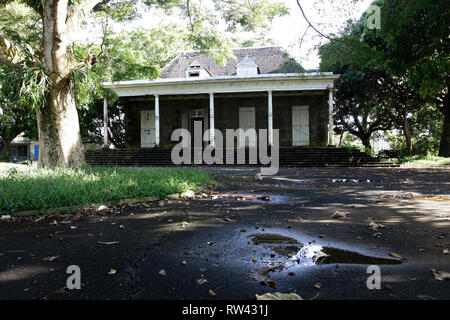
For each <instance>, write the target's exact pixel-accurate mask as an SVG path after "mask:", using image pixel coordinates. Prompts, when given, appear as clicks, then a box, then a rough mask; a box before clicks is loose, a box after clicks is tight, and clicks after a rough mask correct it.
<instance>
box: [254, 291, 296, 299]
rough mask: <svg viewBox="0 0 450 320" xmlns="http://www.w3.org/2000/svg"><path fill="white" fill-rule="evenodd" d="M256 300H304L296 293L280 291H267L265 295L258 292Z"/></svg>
mask: <svg viewBox="0 0 450 320" xmlns="http://www.w3.org/2000/svg"><path fill="white" fill-rule="evenodd" d="M255 296H256V300H303V299H302V297H300V296H299V295H298V294H296V293H280V292H274V293H265V294H263V295H258V294H256V295H255Z"/></svg>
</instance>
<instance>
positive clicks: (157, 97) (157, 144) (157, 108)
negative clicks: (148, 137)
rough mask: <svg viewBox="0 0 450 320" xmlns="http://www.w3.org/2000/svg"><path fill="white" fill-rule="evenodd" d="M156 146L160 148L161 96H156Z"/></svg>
mask: <svg viewBox="0 0 450 320" xmlns="http://www.w3.org/2000/svg"><path fill="white" fill-rule="evenodd" d="M155 145H156V146H157V147H159V96H158V95H156V94H155Z"/></svg>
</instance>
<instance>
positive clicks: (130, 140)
mask: <svg viewBox="0 0 450 320" xmlns="http://www.w3.org/2000/svg"><path fill="white" fill-rule="evenodd" d="M233 53H234V55H235V57H236V59H228V61H227V63H226V64H225V65H223V66H222V65H219V64H217V63H216V62H215V60H214V59H213V58H212V57H210V56H208V55H206V54H204V53H201V52H184V53H181V54H180V55H179V56H177V57H176V58H175V59H173V60H172V61H171V62H170V63H168V64H167V65H166V66H165V67H164V68H163V69H162V72H161V79H157V80H133V81H120V82H108V83H103V86H104V87H105V88H109V89H112V90H113V91H114V92H116V93H117V95H118V96H119V100H118V101H117V103H119V104H121V105H122V106H124V110H125V115H124V121H125V131H126V146H127V148H128V149H148V148H160V149H168V148H170V147H172V146H173V145H175V144H177V143H178V142H174V141H171V135H172V132H173V131H174V130H175V129H178V128H184V129H187V130H189V131H190V132H192V131H193V128H194V122H195V121H197V122H201V124H202V128H203V130H206V129H217V130H219V131H220V132H221V133H222V134H223V135H224V136H225V130H226V129H237V128H242V129H244V130H246V129H249V128H254V129H256V131H257V132H258V130H259V129H267V132H268V136H267V139H268V143H269V145H270V144H271V143H272V142H273V132H274V131H273V130H274V129H278V130H279V145H280V147H327V146H329V145H330V144H332V143H333V142H332V128H333V117H332V115H333V88H334V82H335V80H336V79H338V77H339V76H338V75H334V74H333V73H331V72H326V73H305V72H303V69H302V68H301V67H300V66H299V65H298V63H296V62H295V60H293V59H292V58H290V57H289V55H288V54H287V53H286V52H285V51H284V50H283V49H282V48H281V47H261V48H243V49H236V50H234V51H233ZM104 111H105V125H106V124H107V104H106V102H105V110H104ZM105 139H107V136H105ZM210 139H211V141H214V139H215V136H214V130H211V131H210ZM105 143H107V141H105ZM252 143H254V142H252V141H249V139H240V138H238V139H236V142H235V147H246V146H248V145H249V144H250V145H251V144H252Z"/></svg>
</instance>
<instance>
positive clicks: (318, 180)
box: [272, 177, 375, 184]
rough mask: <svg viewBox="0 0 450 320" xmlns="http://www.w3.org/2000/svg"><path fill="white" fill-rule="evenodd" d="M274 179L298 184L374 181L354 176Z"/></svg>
mask: <svg viewBox="0 0 450 320" xmlns="http://www.w3.org/2000/svg"><path fill="white" fill-rule="evenodd" d="M272 179H274V180H283V181H289V182H293V183H298V184H314V183H318V184H319V183H373V182H375V181H373V180H370V179H353V178H350V179H349V178H313V179H292V178H283V177H274V178H272Z"/></svg>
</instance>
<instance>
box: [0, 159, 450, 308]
mask: <svg viewBox="0 0 450 320" xmlns="http://www.w3.org/2000/svg"><path fill="white" fill-rule="evenodd" d="M199 170H201V169H200V168H199ZM207 170H209V171H211V172H212V173H214V174H218V176H217V182H218V184H217V186H216V187H215V188H213V189H211V190H206V191H205V192H204V194H202V193H199V194H198V196H197V197H196V198H193V199H189V200H169V201H156V202H149V203H146V204H140V205H121V206H117V207H115V208H112V210H111V211H112V212H102V213H100V214H98V213H95V212H80V213H77V214H75V215H66V216H59V217H46V218H30V219H26V220H24V219H19V220H9V219H5V220H0V298H2V299H9V298H14V299H254V298H255V294H264V293H267V292H285V293H286V292H296V293H297V294H299V295H300V296H302V297H303V298H304V299H449V298H450V280H437V279H436V278H435V275H434V274H433V273H432V272H431V271H430V270H431V269H434V270H437V271H444V272H450V254H449V253H448V249H450V169H444V168H441V169H400V168H384V169H374V168H292V169H281V170H280V172H279V174H278V175H277V176H275V177H265V178H264V179H263V180H255V179H254V177H253V176H254V174H255V173H256V172H257V171H258V170H257V169H247V168H234V169H223V168H208V169H207ZM333 215H334V216H333ZM332 216H333V217H332ZM69 265H78V266H79V267H80V269H81V278H82V288H81V290H68V289H67V288H65V286H66V279H67V277H68V276H69V275H68V274H66V268H67V267H68V266H69ZM369 265H377V266H379V267H380V270H381V289H380V290H376V289H375V290H369V289H368V288H367V285H366V283H367V279H368V277H369V276H370V275H371V274H368V273H367V267H368V266H369Z"/></svg>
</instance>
